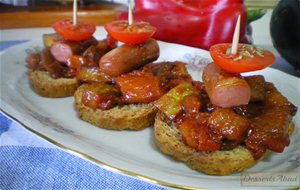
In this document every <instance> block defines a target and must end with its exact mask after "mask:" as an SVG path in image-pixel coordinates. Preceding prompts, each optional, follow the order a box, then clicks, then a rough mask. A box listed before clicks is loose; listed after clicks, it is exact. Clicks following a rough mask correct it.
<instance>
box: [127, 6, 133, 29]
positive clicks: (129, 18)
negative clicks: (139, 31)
mask: <svg viewBox="0 0 300 190" xmlns="http://www.w3.org/2000/svg"><path fill="white" fill-rule="evenodd" d="M132 24H133V14H132V7H131V1H130V0H128V25H132Z"/></svg>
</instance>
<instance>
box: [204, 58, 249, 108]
mask: <svg viewBox="0 0 300 190" xmlns="http://www.w3.org/2000/svg"><path fill="white" fill-rule="evenodd" d="M202 79H203V82H204V85H205V89H206V91H207V93H208V96H209V99H210V101H211V102H212V104H214V105H216V106H219V107H223V108H227V107H233V106H239V105H246V104H248V103H249V100H250V96H251V90H250V87H249V85H248V83H247V82H246V81H245V80H244V79H243V78H242V77H241V76H240V75H239V74H232V73H227V72H226V71H224V70H222V69H221V68H220V67H218V66H217V65H216V64H214V63H211V64H209V65H207V66H206V67H205V69H204V71H203V75H202Z"/></svg>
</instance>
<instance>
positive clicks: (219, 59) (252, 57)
mask: <svg viewBox="0 0 300 190" xmlns="http://www.w3.org/2000/svg"><path fill="white" fill-rule="evenodd" d="M231 46H232V44H231V43H223V44H216V45H213V46H211V47H210V49H209V51H210V55H211V57H212V59H213V60H214V62H215V63H216V64H217V65H219V66H220V67H221V68H222V69H224V70H225V71H227V72H231V73H243V72H250V71H256V70H261V69H264V68H266V67H268V66H270V65H272V64H273V63H274V61H275V56H274V55H273V53H272V52H270V51H268V50H265V49H262V48H259V47H256V46H253V45H249V44H239V45H238V52H237V54H234V55H233V54H231Z"/></svg>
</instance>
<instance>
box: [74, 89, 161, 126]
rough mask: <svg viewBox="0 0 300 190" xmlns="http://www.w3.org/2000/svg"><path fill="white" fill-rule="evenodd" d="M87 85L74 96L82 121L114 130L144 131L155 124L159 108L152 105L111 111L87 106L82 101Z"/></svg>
mask: <svg viewBox="0 0 300 190" xmlns="http://www.w3.org/2000/svg"><path fill="white" fill-rule="evenodd" d="M86 85H87V84H84V85H82V86H80V87H79V88H78V89H77V90H76V92H75V94H74V98H75V106H76V110H77V112H78V115H79V117H80V118H81V119H82V120H84V121H87V122H89V123H91V124H93V125H95V126H97V127H100V128H105V129H114V130H125V129H127V130H142V129H144V128H146V127H148V126H150V125H152V124H153V123H154V118H155V114H156V113H157V108H156V107H155V106H154V105H153V104H151V103H143V104H129V105H123V106H116V107H114V108H111V109H109V110H101V109H95V110H94V109H92V108H89V107H87V106H85V105H84V104H83V103H82V101H81V100H82V93H83V92H84V89H85V87H86Z"/></svg>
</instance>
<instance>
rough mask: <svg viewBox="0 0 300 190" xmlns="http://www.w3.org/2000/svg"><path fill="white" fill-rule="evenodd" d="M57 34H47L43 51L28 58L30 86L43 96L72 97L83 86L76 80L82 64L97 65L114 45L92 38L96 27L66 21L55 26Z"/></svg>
mask: <svg viewBox="0 0 300 190" xmlns="http://www.w3.org/2000/svg"><path fill="white" fill-rule="evenodd" d="M53 28H54V29H55V31H56V33H51V34H44V35H43V42H44V48H43V49H42V50H41V51H38V52H33V53H31V54H30V55H28V57H27V59H26V62H27V67H28V68H29V71H28V78H29V82H30V84H31V86H32V88H33V90H34V91H35V92H37V93H38V94H39V95H41V96H45V97H51V98H59V97H66V96H72V95H73V94H74V92H75V90H76V89H77V88H78V86H79V85H80V83H79V81H78V80H77V78H76V77H75V75H76V67H78V65H80V64H85V65H90V66H92V65H97V64H98V61H99V59H100V57H101V56H102V55H103V54H105V53H106V52H108V51H109V50H110V49H111V48H112V47H113V46H114V45H113V44H110V43H109V42H107V40H101V41H98V40H96V39H95V38H94V37H93V33H94V32H95V30H96V27H95V25H93V24H91V23H87V22H84V21H78V22H77V24H76V26H74V25H73V24H72V21H71V20H68V19H64V20H59V21H57V22H56V23H54V25H53Z"/></svg>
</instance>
